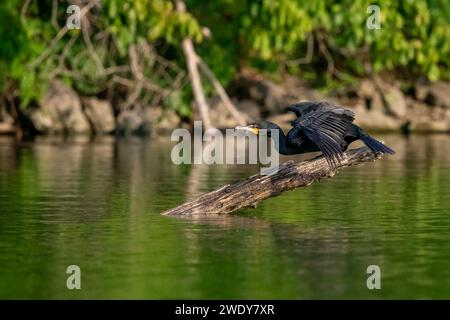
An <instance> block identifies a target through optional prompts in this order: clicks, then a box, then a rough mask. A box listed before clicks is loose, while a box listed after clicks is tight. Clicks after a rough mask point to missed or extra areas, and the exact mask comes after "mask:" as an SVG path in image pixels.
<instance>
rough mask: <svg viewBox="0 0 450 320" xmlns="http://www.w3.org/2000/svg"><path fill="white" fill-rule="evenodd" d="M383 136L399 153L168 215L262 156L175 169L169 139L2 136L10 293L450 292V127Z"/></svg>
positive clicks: (0, 279)
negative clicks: (377, 278)
mask: <svg viewBox="0 0 450 320" xmlns="http://www.w3.org/2000/svg"><path fill="white" fill-rule="evenodd" d="M383 139H384V140H385V142H386V143H387V144H388V145H389V146H391V147H392V148H393V149H395V150H396V151H397V154H396V155H395V156H393V157H385V158H384V159H382V160H381V161H377V162H375V163H369V164H364V165H361V166H356V167H352V168H347V169H344V170H342V172H340V173H339V174H338V175H336V176H335V177H334V178H333V179H328V180H324V181H322V182H320V183H316V184H313V185H311V186H310V187H308V188H301V189H297V190H294V191H290V192H287V193H284V194H283V195H281V196H279V197H276V198H271V199H268V200H267V201H264V202H262V203H261V204H260V205H259V206H258V208H256V209H252V210H250V209H249V210H241V211H239V212H237V213H235V214H233V215H228V216H220V217H214V218H207V219H205V218H195V219H189V220H185V219H183V220H180V219H173V218H170V217H163V216H160V213H161V212H162V211H164V210H166V209H168V208H171V207H174V206H176V205H178V204H180V203H182V202H184V201H185V200H187V199H189V198H192V197H194V196H196V195H199V194H201V193H203V192H206V191H210V190H213V189H215V188H217V187H220V186H222V185H224V184H227V183H232V182H235V181H238V180H241V179H243V178H245V177H247V176H249V175H251V174H254V173H256V172H258V167H257V166H245V165H214V166H206V165H193V166H190V165H180V166H177V165H174V164H172V162H171V159H170V151H171V147H172V145H171V144H170V142H169V141H168V138H158V139H153V140H148V139H138V138H128V139H113V138H111V137H102V138H98V139H95V140H94V141H89V140H84V139H83V138H72V139H70V140H69V141H61V140H60V139H58V138H47V139H40V140H37V141H36V142H34V143H30V144H25V145H21V146H17V145H16V144H15V143H14V142H13V140H11V139H10V138H7V137H0V203H1V209H0V213H1V214H0V270H1V271H0V272H1V273H0V297H2V298H5V297H9V298H449V297H450V269H449V268H448V266H449V265H450V231H449V230H450V217H449V212H448V208H447V205H448V203H449V202H450V201H449V200H450V195H449V193H448V190H449V189H450V170H449V169H450V164H449V160H450V152H449V151H450V150H449V149H450V147H449V145H450V137H449V136H446V135H433V136H409V137H407V138H405V137H402V136H394V135H388V136H385V137H383ZM312 156H314V155H312ZM308 157H311V156H310V155H306V156H302V157H289V158H288V157H286V158H283V159H282V160H283V161H285V160H288V159H295V160H300V159H304V158H308ZM70 264H78V265H80V267H81V269H82V274H83V280H82V290H80V291H70V290H67V288H66V286H65V284H66V277H67V274H66V273H65V268H66V267H67V266H68V265H70ZM371 264H376V265H379V266H380V267H381V270H382V290H375V291H373V290H368V289H367V288H366V279H367V277H368V275H367V274H366V268H367V266H368V265H371Z"/></svg>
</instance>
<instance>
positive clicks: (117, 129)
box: [0, 71, 450, 137]
mask: <svg viewBox="0 0 450 320" xmlns="http://www.w3.org/2000/svg"><path fill="white" fill-rule="evenodd" d="M228 92H229V93H230V95H231V98H232V99H233V102H234V103H235V105H236V107H237V108H238V110H239V111H240V112H241V113H243V114H244V115H245V117H246V119H248V120H249V121H258V120H260V119H262V118H270V119H271V120H272V121H274V122H277V123H278V124H280V125H281V126H289V122H290V121H291V120H292V117H293V115H291V114H289V113H284V112H285V110H284V107H285V106H286V105H287V104H289V103H293V102H297V101H302V100H327V101H333V102H335V103H336V104H340V105H344V106H347V107H349V108H352V109H353V110H354V111H355V113H356V115H357V118H356V122H357V123H358V124H359V125H360V126H362V127H364V128H366V129H367V130H370V131H395V132H427V133H431V132H438V133H446V132H450V95H449V92H450V83H448V82H425V81H417V82H415V83H404V82H400V81H393V82H387V81H383V80H381V79H380V78H374V79H369V78H364V79H360V80H359V82H358V83H357V85H356V86H353V87H345V88H341V89H339V90H334V91H329V92H328V93H324V92H322V91H320V90H317V89H313V88H311V87H310V86H308V85H306V84H305V83H304V82H303V81H302V80H300V79H299V78H294V77H291V76H287V77H286V78H285V79H284V80H283V81H282V82H280V83H276V82H274V81H272V80H269V79H267V78H265V77H263V76H261V75H260V74H257V73H255V72H252V71H246V72H242V73H241V74H240V76H239V77H237V78H236V79H235V80H233V81H232V82H231V83H230V85H229V87H228ZM208 102H209V103H208V104H209V106H210V109H209V113H210V118H211V122H212V124H213V125H214V126H215V127H218V128H231V127H234V126H235V125H236V123H235V120H234V119H233V117H232V116H231V114H229V112H228V110H227V109H226V108H225V106H224V104H223V102H222V101H221V100H220V99H219V98H216V97H212V98H210V99H209V101H208ZM17 103H19V102H18V101H17ZM193 108H194V114H193V117H192V118H193V119H197V118H198V114H197V113H196V112H195V106H193ZM191 121H192V119H189V118H184V117H182V116H181V115H180V114H179V113H178V112H176V111H174V110H171V109H167V108H164V107H163V106H162V105H148V106H146V107H140V108H132V109H125V110H122V109H121V108H120V106H117V105H115V104H114V101H110V100H108V99H107V98H105V97H97V96H93V97H84V96H80V95H79V94H78V93H77V92H76V91H75V90H73V89H72V88H70V87H69V86H67V85H65V84H64V83H62V82H61V81H54V82H52V83H51V84H50V86H49V88H48V90H47V93H46V94H45V95H44V98H43V99H42V101H41V102H40V103H39V104H38V105H35V106H34V107H31V108H27V109H22V108H18V107H16V106H15V105H14V103H13V102H10V103H7V104H6V105H4V106H3V107H2V108H0V134H13V133H17V134H18V135H20V136H23V135H25V137H32V136H34V135H37V134H83V135H86V134H87V135H89V134H96V135H105V134H107V135H109V134H119V135H155V134H161V133H168V132H170V131H171V130H173V129H175V128H179V127H186V128H189V127H190V126H191Z"/></svg>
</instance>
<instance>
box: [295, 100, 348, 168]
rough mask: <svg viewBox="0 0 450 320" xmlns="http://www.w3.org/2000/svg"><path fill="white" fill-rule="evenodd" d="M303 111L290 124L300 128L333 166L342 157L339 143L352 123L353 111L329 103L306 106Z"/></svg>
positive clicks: (333, 166)
mask: <svg viewBox="0 0 450 320" xmlns="http://www.w3.org/2000/svg"><path fill="white" fill-rule="evenodd" d="M303 111H307V112H302V113H301V117H299V118H297V119H296V120H295V121H293V122H292V125H293V126H294V127H297V128H300V129H301V130H302V131H303V132H304V133H305V134H306V136H307V137H308V138H309V139H310V140H311V141H313V142H314V143H315V144H316V145H317V146H318V148H319V149H320V151H322V153H323V154H324V156H325V158H326V160H327V163H328V164H329V165H330V166H331V167H332V168H335V167H336V166H337V164H339V163H340V161H341V160H342V159H343V157H344V153H343V151H342V148H341V143H342V141H343V140H344V137H345V133H346V131H347V130H348V129H349V128H350V126H351V125H352V123H353V120H354V116H355V115H354V113H353V112H351V111H350V110H347V109H344V108H342V107H332V106H331V105H330V104H326V105H319V106H318V107H316V108H312V107H310V106H308V107H307V108H306V109H305V110H303ZM299 113H300V112H299Z"/></svg>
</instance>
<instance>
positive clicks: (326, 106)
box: [286, 101, 335, 118]
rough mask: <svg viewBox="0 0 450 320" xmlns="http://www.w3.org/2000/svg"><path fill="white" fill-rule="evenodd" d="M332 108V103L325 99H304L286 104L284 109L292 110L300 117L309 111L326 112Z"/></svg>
mask: <svg viewBox="0 0 450 320" xmlns="http://www.w3.org/2000/svg"><path fill="white" fill-rule="evenodd" d="M334 108H335V106H334V105H333V104H331V103H329V102H326V101H306V102H300V103H296V104H292V105H290V106H287V107H286V111H291V112H294V113H295V115H296V116H297V118H300V117H302V116H305V115H307V114H308V113H311V112H319V111H320V112H326V111H330V110H332V109H334Z"/></svg>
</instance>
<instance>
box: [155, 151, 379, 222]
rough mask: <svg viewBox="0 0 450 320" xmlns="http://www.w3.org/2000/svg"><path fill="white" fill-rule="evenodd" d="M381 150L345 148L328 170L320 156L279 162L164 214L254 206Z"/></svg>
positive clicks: (366, 159)
mask: <svg viewBox="0 0 450 320" xmlns="http://www.w3.org/2000/svg"><path fill="white" fill-rule="evenodd" d="M381 157H382V154H380V153H378V154H374V153H373V152H372V151H370V150H369V149H368V148H367V147H362V148H358V149H353V150H349V151H347V152H345V157H344V159H343V160H342V161H341V162H340V163H339V164H338V165H337V168H336V169H335V170H332V169H331V168H330V167H329V165H328V164H327V162H326V160H325V158H324V157H323V156H319V157H316V158H314V159H311V160H306V161H303V162H300V163H295V162H294V161H292V160H291V161H288V162H285V163H283V164H282V165H281V166H280V167H279V168H278V170H277V171H275V172H274V173H273V174H271V175H261V174H256V175H253V176H251V177H249V178H247V179H246V180H243V181H241V182H237V183H235V184H232V185H226V186H223V187H222V188H220V189H217V190H215V191H212V192H208V193H206V194H204V195H202V196H200V197H198V198H196V199H193V200H191V201H188V202H186V203H184V204H182V205H180V206H178V207H176V208H173V209H170V210H167V211H165V212H163V213H162V215H167V216H209V215H219V214H226V213H231V212H233V211H236V210H239V209H243V208H249V207H253V208H254V207H256V204H257V203H258V202H260V201H262V200H264V199H267V198H270V197H274V196H277V195H279V194H280V193H282V192H284V191H287V190H292V189H295V188H298V187H305V186H308V185H310V184H312V183H313V182H316V181H319V180H320V179H323V178H327V177H332V176H334V175H335V174H336V173H337V171H338V170H339V169H341V168H344V167H349V166H353V165H357V164H361V163H364V162H369V161H375V160H377V159H380V158H381Z"/></svg>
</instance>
